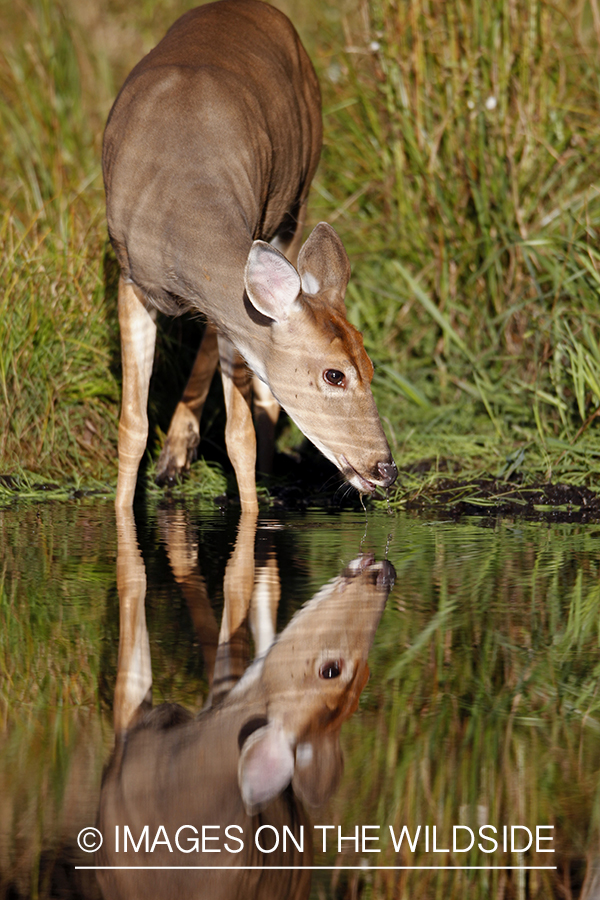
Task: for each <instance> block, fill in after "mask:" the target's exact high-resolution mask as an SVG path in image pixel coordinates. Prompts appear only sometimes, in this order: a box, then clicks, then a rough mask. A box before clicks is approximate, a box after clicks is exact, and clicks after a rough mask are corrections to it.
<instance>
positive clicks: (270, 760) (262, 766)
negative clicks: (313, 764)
mask: <svg viewBox="0 0 600 900" xmlns="http://www.w3.org/2000/svg"><path fill="white" fill-rule="evenodd" d="M293 774H294V753H293V751H292V748H291V747H290V744H289V741H288V740H287V738H286V736H285V734H284V731H283V728H282V727H281V725H280V724H278V723H275V722H269V724H268V725H264V726H263V727H262V728H259V729H258V730H257V731H255V732H253V733H252V734H251V735H250V737H249V738H248V739H247V740H246V742H245V743H244V746H243V747H242V752H241V754H240V761H239V763H238V784H239V786H240V792H241V795H242V800H243V801H244V806H245V808H246V812H247V813H248V815H250V816H252V815H254V814H255V813H258V812H260V811H261V810H262V809H264V808H265V806H268V804H269V803H270V802H271V801H272V800H274V799H275V798H276V797H277V796H278V795H279V794H281V792H282V791H283V790H285V788H286V787H287V786H288V784H289V783H290V781H291V779H292V775H293Z"/></svg>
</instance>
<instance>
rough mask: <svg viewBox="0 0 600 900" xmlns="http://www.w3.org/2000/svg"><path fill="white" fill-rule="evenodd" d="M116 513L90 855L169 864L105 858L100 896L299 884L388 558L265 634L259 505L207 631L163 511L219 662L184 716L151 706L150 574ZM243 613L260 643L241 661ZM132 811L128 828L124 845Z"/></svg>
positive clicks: (275, 581) (269, 889) (368, 560)
mask: <svg viewBox="0 0 600 900" xmlns="http://www.w3.org/2000/svg"><path fill="white" fill-rule="evenodd" d="M117 527H118V541H119V549H118V565H117V581H118V590H119V602H120V616H121V621H120V639H119V640H120V643H119V661H118V675H117V684H116V690H115V701H114V724H115V749H114V752H113V756H112V758H111V760H110V763H109V765H108V767H107V770H106V772H105V776H104V779H103V784H102V792H101V798H100V811H99V822H98V827H99V829H100V831H101V832H102V834H103V835H104V836H105V840H104V845H103V847H102V849H101V850H100V851H99V853H98V854H97V860H96V862H97V865H99V866H121V867H122V866H153V867H166V866H171V867H179V868H175V869H169V870H167V869H165V868H154V869H152V870H143V869H142V870H135V871H131V870H124V869H119V870H114V869H113V870H103V871H100V872H99V880H100V883H101V887H102V890H103V893H104V895H105V897H106V898H117V897H127V898H132V897H137V896H144V897H147V896H152V897H171V896H173V897H176V896H178V895H179V894H185V895H186V896H189V897H197V898H201V897H207V898H208V897H210V898H211V900H218V898H226V897H227V898H229V897H234V896H243V897H248V898H250V897H251V898H259V897H264V898H269V900H275V898H277V897H282V898H283V897H285V898H286V900H287V898H291V900H294V898H302V897H306V896H308V893H309V889H310V871H309V870H308V869H307V868H306V867H307V866H310V865H311V862H312V843H311V827H310V823H309V820H308V818H307V814H306V812H305V806H309V807H318V806H320V805H322V804H323V803H324V802H325V801H326V800H327V799H328V798H329V797H330V796H331V795H332V793H333V792H334V791H335V789H336V787H337V784H338V781H339V778H340V776H341V771H342V755H341V750H340V744H339V736H340V729H341V726H342V724H343V722H344V721H345V720H346V719H348V717H349V716H350V715H351V714H352V713H353V712H354V710H355V709H356V707H357V705H358V701H359V697H360V693H361V691H362V689H363V687H364V685H365V683H366V680H367V677H368V667H367V654H368V652H369V649H370V647H371V644H372V641H373V637H374V634H375V630H376V628H377V625H378V622H379V619H380V617H381V613H382V611H383V608H384V606H385V602H386V599H387V596H388V593H389V591H390V588H391V586H392V584H393V577H394V570H393V567H392V566H391V565H390V564H389V563H387V562H382V563H375V562H374V560H373V557H372V556H360V557H358V558H357V559H356V560H354V561H353V562H352V563H351V564H350V565H349V566H348V567H347V568H346V569H345V570H344V571H343V572H342V574H341V575H339V576H338V577H337V578H335V579H334V580H332V581H331V582H329V583H328V584H326V585H325V586H324V587H323V588H322V589H321V590H320V591H319V592H318V593H317V594H316V596H315V597H313V599H312V600H311V601H309V603H307V604H306V605H305V606H304V607H303V608H302V609H301V610H300V611H299V612H298V613H296V615H295V616H294V617H293V619H292V620H291V622H290V623H289V624H288V625H287V627H286V628H284V630H283V631H282V632H281V634H279V636H277V637H276V638H275V633H274V622H275V613H276V608H277V601H278V597H279V578H278V574H277V568H276V565H275V562H274V559H273V557H269V556H267V559H266V560H264V561H263V562H264V564H263V565H255V556H254V546H255V539H256V532H257V520H256V517H255V516H254V515H252V514H250V515H246V516H244V515H242V518H241V520H240V524H239V529H238V536H237V541H236V546H235V549H234V552H233V554H232V556H231V558H230V560H229V562H228V564H227V569H226V574H225V580H224V598H225V606H224V611H223V620H222V623H221V627H220V631H219V633H218V640H217V625H216V621H215V619H214V616H213V613H212V610H211V607H210V602H209V598H208V596H207V592H206V587H205V585H204V581H203V579H202V576H201V575H200V573H199V571H198V565H197V552H196V549H195V547H194V545H193V542H190V541H189V539H188V538H187V537H186V536H185V530H184V528H182V527H181V522H179V523H178V522H177V519H176V516H175V517H173V516H172V515H165V517H164V519H163V521H162V523H161V527H162V531H163V535H164V537H165V540H166V543H167V546H168V552H169V559H170V562H171V565H172V568H173V572H174V574H175V578H176V580H177V581H178V582H179V583H180V584H181V586H182V589H183V591H184V594H185V595H186V597H187V599H188V602H189V603H190V607H191V610H192V616H193V619H194V622H195V624H196V626H197V628H198V636H199V639H200V642H201V645H202V647H203V652H204V655H205V658H206V659H207V660H209V661H212V662H214V671H213V676H212V682H211V691H210V695H209V700H208V701H207V704H206V705H205V707H204V709H203V710H202V712H201V713H200V715H199V716H198V717H197V718H193V717H192V716H191V715H190V714H189V713H188V712H187V711H185V710H183V709H182V708H181V707H179V706H176V705H175V704H163V705H161V706H158V707H156V708H154V709H153V708H152V707H151V687H152V680H151V668H150V650H149V642H148V634H147V630H146V625H145V615H144V597H145V590H146V574H145V568H144V564H143V561H142V558H141V555H140V553H139V550H138V545H137V540H136V532H135V524H134V520H133V514H132V512H131V510H127V509H125V510H122V511H119V512H118V519H117ZM249 611H250V616H249ZM248 618H250V624H251V627H252V632H253V638H254V643H255V646H256V659H255V660H254V662H253V663H252V664H251V665H250V666H249V667H248V668H247V669H246V671H245V672H243V669H244V667H245V666H246V665H247V662H248V646H249V641H248V636H247V624H246V623H247V620H248ZM126 826H127V829H128V832H127V833H128V835H129V836H130V838H131V837H132V838H133V839H134V841H135V845H134V844H132V843H131V840H130V842H129V845H128V847H127V852H125V847H124V838H125V834H126ZM117 841H119V842H120V843H119V845H118V846H117ZM183 866H187V867H203V869H204V871H198V870H193V871H192V870H190V868H188V869H183V868H181V867H183ZM209 867H210V868H209ZM232 867H233V870H232ZM250 867H253V868H250ZM277 867H286V868H285V869H283V870H282V869H281V868H277ZM292 867H297V868H296V869H294V868H292Z"/></svg>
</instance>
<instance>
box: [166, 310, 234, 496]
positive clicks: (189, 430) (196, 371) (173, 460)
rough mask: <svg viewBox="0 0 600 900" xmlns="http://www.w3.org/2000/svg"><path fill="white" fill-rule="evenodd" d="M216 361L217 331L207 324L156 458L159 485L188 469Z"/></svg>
mask: <svg viewBox="0 0 600 900" xmlns="http://www.w3.org/2000/svg"><path fill="white" fill-rule="evenodd" d="M218 362H219V348H218V345H217V332H216V331H215V329H214V327H213V326H212V325H211V324H210V323H207V325H206V329H205V331H204V335H203V337H202V341H201V343H200V348H199V350H198V353H197V354H196V359H195V360H194V365H193V367H192V373H191V375H190V377H189V379H188V383H187V384H186V387H185V390H184V392H183V396H182V398H181V400H180V401H179V403H178V404H177V408H176V409H175V412H174V413H173V418H172V419H171V424H170V425H169V431H168V433H167V439H166V441H165V445H164V447H163V448H162V451H161V454H160V456H159V458H158V463H157V465H156V481H157V483H158V484H173V482H174V481H175V480H176V479H177V477H178V476H179V475H181V474H182V473H183V472H187V471H189V468H190V464H191V462H192V460H193V459H194V457H195V453H196V447H197V446H198V444H199V442H200V417H201V415H202V410H203V409H204V404H205V403H206V397H207V395H208V391H209V388H210V383H211V381H212V378H213V375H214V374H215V369H216V368H217V363H218Z"/></svg>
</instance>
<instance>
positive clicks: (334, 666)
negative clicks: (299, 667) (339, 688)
mask: <svg viewBox="0 0 600 900" xmlns="http://www.w3.org/2000/svg"><path fill="white" fill-rule="evenodd" d="M341 674H342V664H341V662H340V661H339V659H328V660H327V662H324V663H323V665H322V666H321V668H320V669H319V678H339V676H340V675H341Z"/></svg>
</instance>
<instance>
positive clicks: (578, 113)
mask: <svg viewBox="0 0 600 900" xmlns="http://www.w3.org/2000/svg"><path fill="white" fill-rule="evenodd" d="M591 10H592V5H590V6H589V7H588V5H587V4H584V5H583V6H582V7H581V12H580V13H578V14H577V16H578V17H577V19H575V13H574V14H573V16H574V17H573V20H570V19H569V15H570V12H569V11H568V10H566V11H565V10H558V9H555V8H554V7H552V6H551V5H550V6H549V5H547V4H543V3H542V2H541V0H532V2H529V0H528V2H525V0H518V2H515V3H510V4H509V3H505V2H502V0H495V2H493V3H491V4H475V5H469V4H467V5H464V4H461V3H459V2H458V0H451V2H441V0H434V2H433V3H427V4H426V3H424V2H421V0H416V2H414V3H411V4H407V3H401V4H390V3H389V2H388V0H373V2H372V3H371V4H370V5H369V6H368V7H363V8H362V12H363V15H362V16H361V17H360V19H356V20H355V19H354V17H353V16H352V15H350V16H348V17H346V18H341V17H340V13H339V12H338V10H337V7H334V6H332V7H331V8H329V7H325V6H323V4H318V5H316V10H315V13H314V16H313V17H312V20H314V21H312V20H311V22H312V27H313V29H314V34H313V35H312V36H311V37H310V40H309V43H310V45H311V48H313V55H314V56H315V59H316V63H317V66H318V68H319V70H320V74H321V80H322V84H323V93H324V100H325V135H326V148H325V152H324V156H323V162H322V165H321V168H320V170H319V174H318V178H317V181H316V187H315V191H314V192H313V201H312V213H311V215H312V220H313V221H316V220H318V219H319V218H326V219H328V220H330V221H331V222H333V224H334V225H335V226H336V227H337V228H338V230H339V231H340V233H341V235H342V237H343V239H344V241H345V242H346V244H347V247H348V250H349V252H350V256H351V259H352V262H353V268H354V276H353V280H352V282H351V285H350V288H349V292H348V308H349V317H350V319H351V320H352V321H353V322H354V323H355V324H356V325H357V326H359V327H360V328H361V329H362V330H363V331H364V334H365V342H366V345H367V349H368V350H369V352H370V353H371V355H372V356H373V358H374V360H375V362H376V364H377V372H376V377H375V382H374V388H375V392H376V395H377V400H378V404H379V407H380V410H381V413H382V417H383V420H384V422H385V424H386V428H387V429H388V432H389V435H390V438H391V442H392V445H393V448H394V452H395V454H396V456H397V458H398V460H399V461H400V463H401V464H412V463H414V462H418V461H420V460H423V459H424V458H425V459H429V460H431V468H430V472H429V474H427V475H425V476H423V474H420V475H412V476H410V477H408V476H407V478H405V479H404V480H402V481H401V482H400V491H401V492H402V491H405V490H406V489H412V487H413V486H414V485H415V483H416V485H418V484H419V483H421V482H422V480H423V477H426V478H428V479H429V480H435V478H436V473H437V471H438V469H440V468H441V469H444V470H448V468H450V469H451V470H453V471H456V472H457V473H460V472H463V471H464V472H465V473H466V474H481V473H482V472H485V473H487V474H489V475H497V474H501V473H503V472H504V473H506V471H507V470H508V469H510V470H511V474H512V476H513V477H523V478H525V479H531V478H533V477H535V478H538V479H539V478H542V479H543V478H553V479H554V480H558V479H564V480H570V481H572V482H574V483H580V484H581V483H590V482H591V481H592V480H593V478H594V476H595V475H597V474H598V450H597V446H596V444H595V442H594V440H593V437H592V430H593V426H594V425H595V423H594V419H595V417H596V415H597V412H598V409H599V408H600V351H599V349H598V338H597V336H598V330H599V325H600V323H599V321H598V315H599V314H598V303H597V295H598V285H599V276H598V272H599V265H598V264H599V257H598V250H597V238H596V231H597V229H598V227H599V219H600V214H599V209H600V206H599V203H600V201H599V199H598V193H597V190H596V188H595V183H596V180H597V176H598V162H597V161H598V160H599V159H600V152H599V150H600V148H599V146H598V145H599V143H600V140H599V139H600V126H599V125H598V115H597V110H598V104H599V96H598V83H599V79H598V66H600V62H599V60H600V55H599V54H598V48H597V35H596V33H595V31H594V28H593V17H592V12H591ZM180 11H181V4H180V3H179V2H175V0H173V2H164V3H161V4H160V5H159V6H158V7H156V6H154V5H152V8H151V7H150V6H148V8H147V9H146V8H145V7H143V8H138V7H135V8H130V7H122V5H121V6H119V5H115V4H112V3H111V4H109V3H108V2H106V3H104V2H103V3H101V4H96V5H95V6H94V9H93V10H92V9H91V8H90V9H87V8H86V9H84V8H83V7H81V8H80V6H78V5H76V4H73V5H71V4H69V3H67V4H66V5H65V6H64V7H62V6H60V5H56V4H53V3H50V2H48V0H35V2H33V3H31V4H29V6H28V7H27V10H26V14H25V11H21V9H20V8H19V7H14V9H12V8H11V10H10V11H7V15H6V22H5V27H4V28H3V31H2V35H0V84H1V87H2V90H1V97H2V99H1V100H0V160H1V162H2V164H1V165H0V200H1V201H2V203H1V205H2V207H3V208H4V210H5V212H4V214H3V217H2V219H1V221H0V272H1V275H0V281H1V283H2V285H3V291H2V293H1V294H0V345H1V346H2V355H1V358H0V397H1V398H2V399H1V401H0V402H1V404H2V407H1V408H2V414H3V420H4V422H5V428H4V430H3V434H2V439H1V441H0V473H2V474H4V473H19V472H20V471H21V469H22V468H25V469H26V470H30V471H33V472H34V473H36V474H43V475H45V476H47V477H50V478H51V479H52V480H62V481H64V479H65V477H68V478H69V479H74V480H75V482H76V484H78V485H80V484H83V485H84V486H85V485H90V484H93V483H95V482H98V481H101V482H103V483H105V482H106V481H109V482H113V483H114V479H115V441H116V420H117V416H118V403H119V380H120V372H119V364H118V337H117V325H116V314H115V276H116V273H115V264H114V260H113V258H112V256H111V255H110V254H108V256H107V257H106V260H105V265H104V267H103V259H104V255H105V240H106V231H105V223H104V211H103V197H102V186H101V178H100V169H99V152H100V137H101V132H102V125H103V122H104V120H105V117H106V114H107V112H108V108H109V106H110V102H111V100H112V98H113V96H114V94H115V90H116V85H118V84H119V83H120V82H121V80H122V78H123V77H124V75H125V73H126V72H127V70H128V69H129V68H130V67H131V66H132V65H133V64H134V62H136V61H137V59H138V58H139V57H140V56H141V55H142V54H143V53H144V52H145V51H146V50H148V49H149V47H150V46H151V45H152V44H153V43H154V42H155V40H156V39H157V38H158V37H159V36H161V35H162V34H163V33H164V30H165V28H166V26H167V25H168V24H169V22H170V21H172V19H173V18H174V17H175V16H176V15H177V14H178V13H179V12H180ZM301 13H302V17H303V21H304V22H306V18H307V17H306V12H305V11H304V12H303V11H302V10H300V11H299V12H298V15H300V14H301ZM293 14H294V11H293V10H292V15H293ZM338 26H343V27H338ZM342 33H343V37H342ZM176 332H177V328H175V333H176ZM175 357H178V354H177V353H173V351H172V349H170V344H169V341H168V340H166V341H165V342H164V343H161V345H160V346H159V348H158V365H159V366H161V365H162V364H166V365H165V366H164V372H162V373H161V377H160V384H155V385H154V387H153V392H152V400H151V403H152V409H151V414H152V417H153V421H157V416H158V422H159V424H160V425H161V427H163V428H164V427H165V426H166V423H167V421H168V415H169V413H170V409H171V406H170V404H172V398H173V397H174V396H176V394H177V392H178V390H179V389H180V386H181V381H182V379H183V378H184V377H185V376H184V374H182V373H180V372H175V368H176V366H175V365H174V362H173V359H174V358H175ZM168 360H171V361H170V362H168ZM161 389H162V390H163V391H164V396H161V393H160V391H161ZM165 398H166V399H165ZM515 451H519V452H515ZM521 451H522V452H521ZM192 489H193V488H192Z"/></svg>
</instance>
